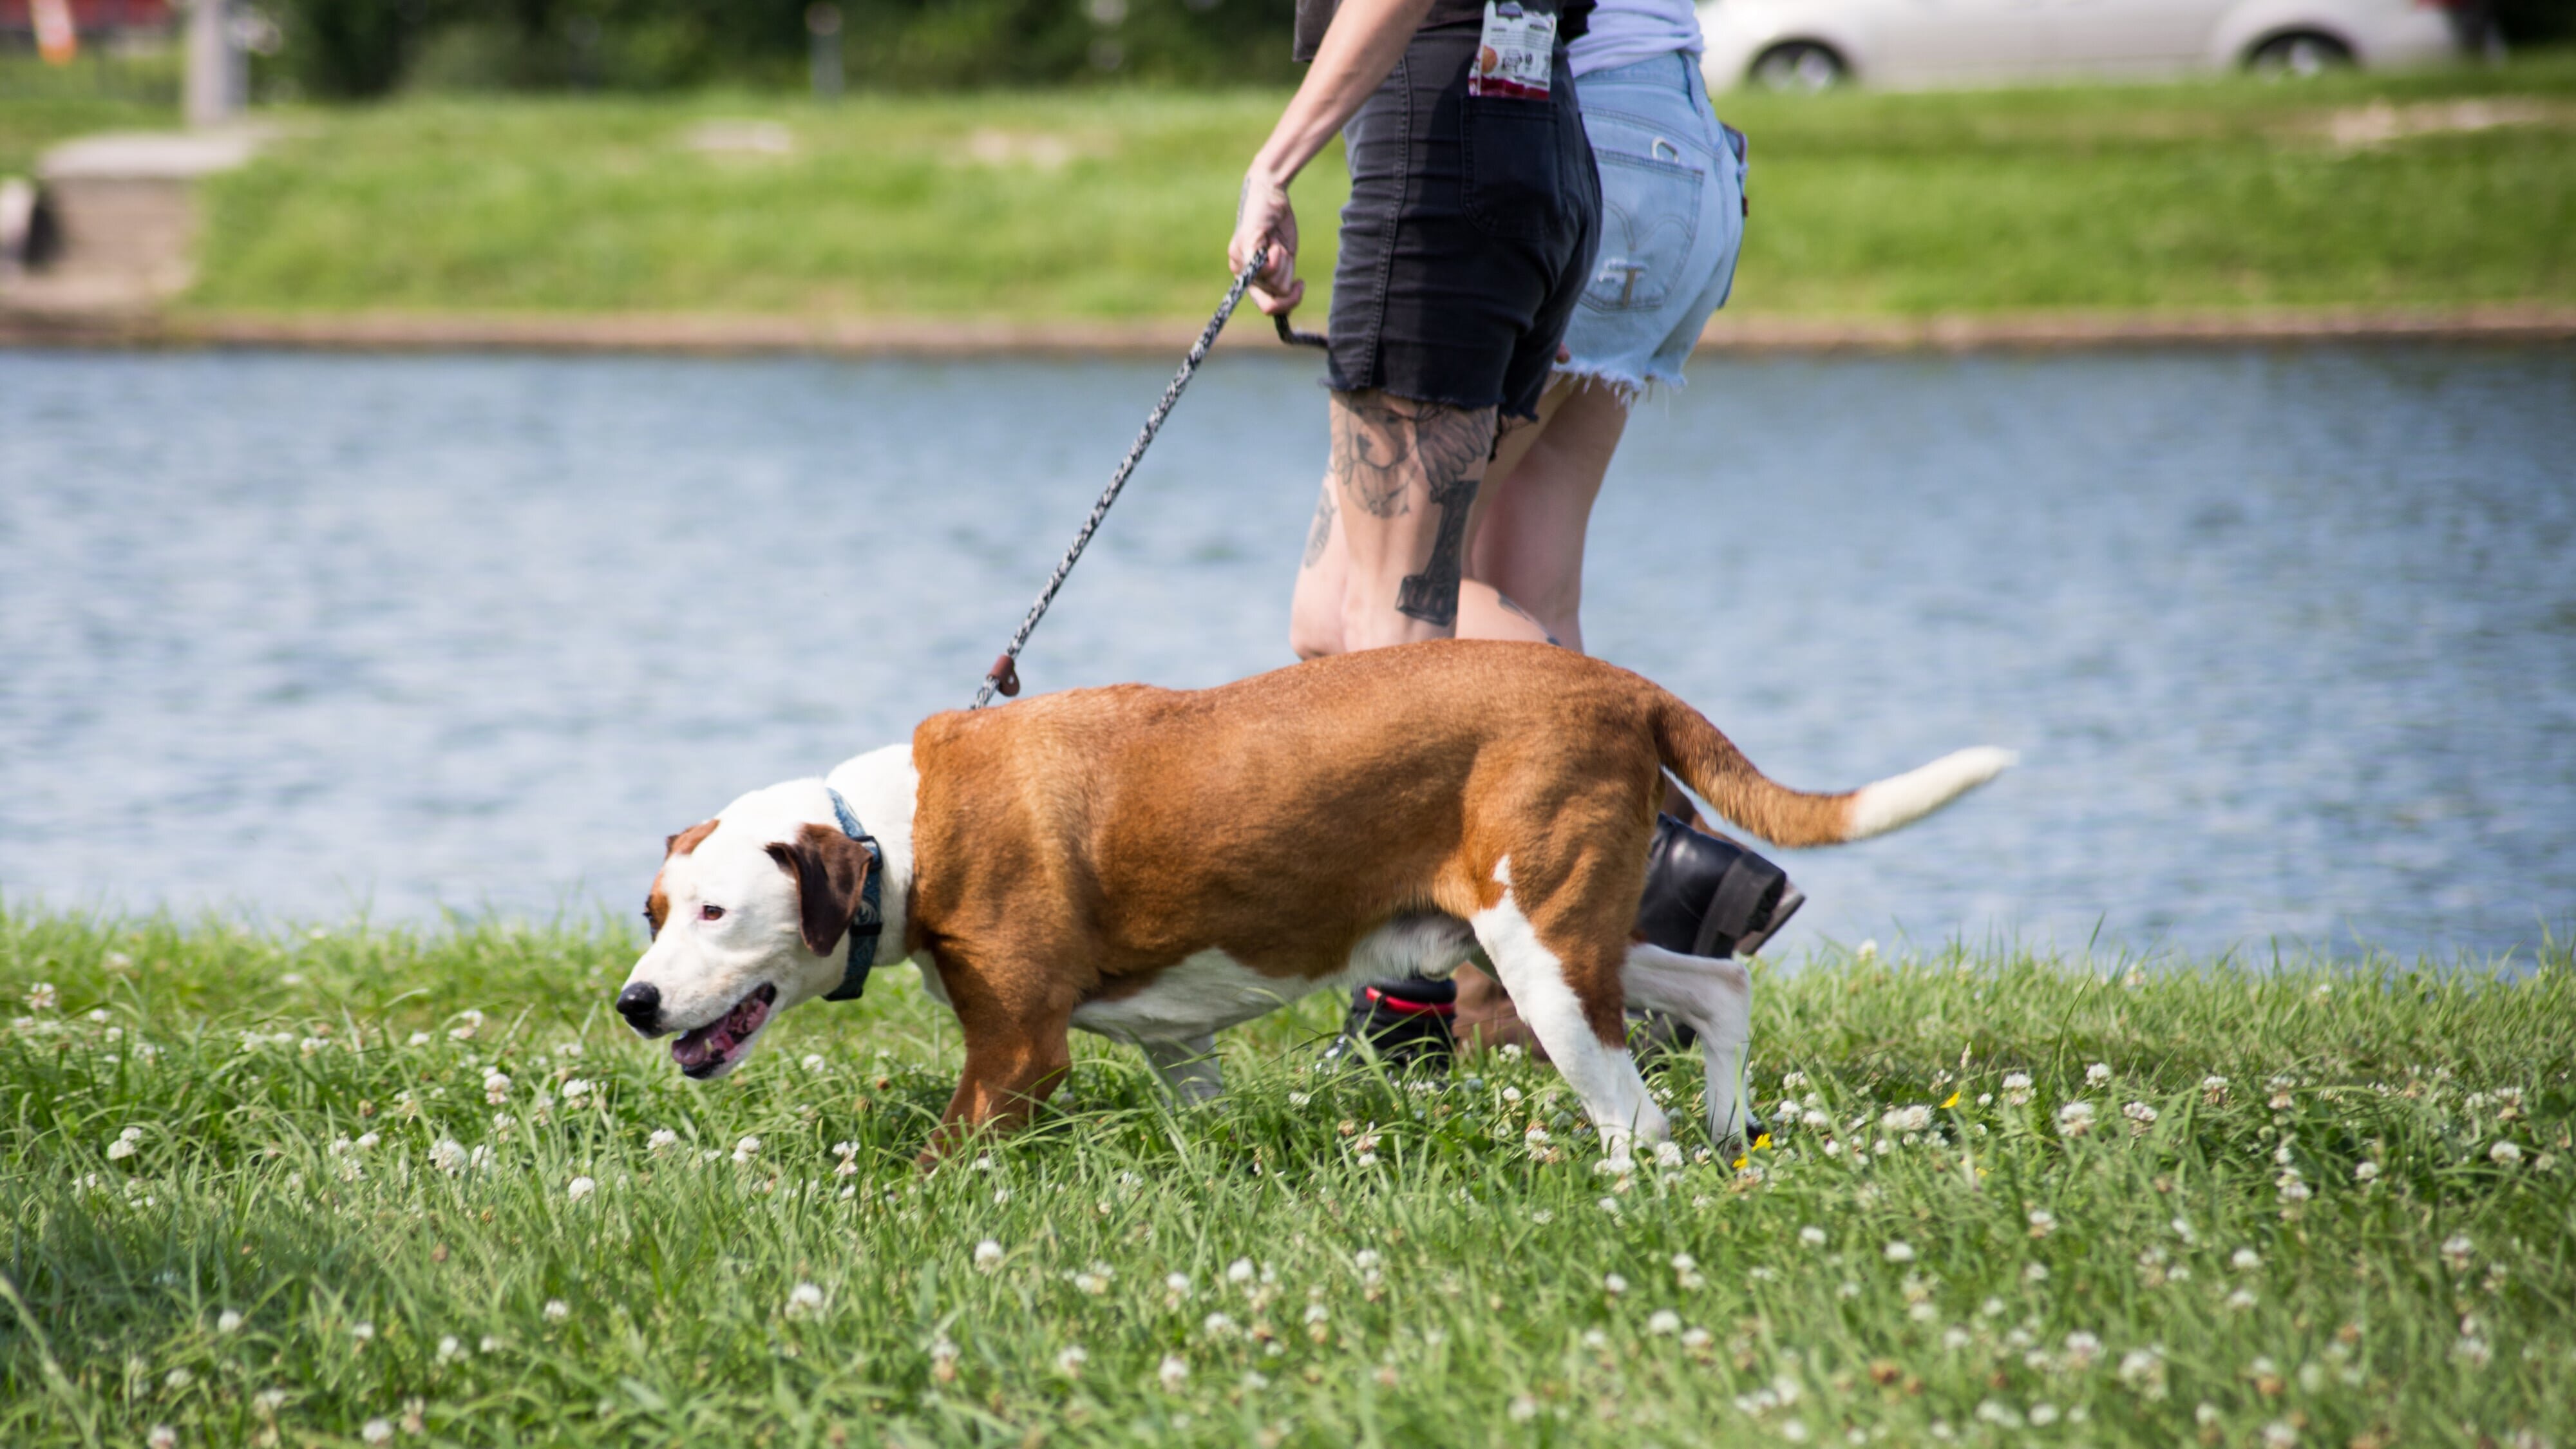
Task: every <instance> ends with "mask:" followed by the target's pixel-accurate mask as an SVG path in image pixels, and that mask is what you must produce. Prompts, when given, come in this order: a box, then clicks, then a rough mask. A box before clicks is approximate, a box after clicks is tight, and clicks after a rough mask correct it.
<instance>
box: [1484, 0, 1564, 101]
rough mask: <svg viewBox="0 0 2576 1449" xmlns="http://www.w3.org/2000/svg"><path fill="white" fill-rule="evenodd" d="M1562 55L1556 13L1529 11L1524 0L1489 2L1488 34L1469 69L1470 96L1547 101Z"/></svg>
mask: <svg viewBox="0 0 2576 1449" xmlns="http://www.w3.org/2000/svg"><path fill="white" fill-rule="evenodd" d="M1555 58H1556V17H1555V16H1554V15H1547V14H1542V13H1540V12H1538V11H1536V10H1531V9H1525V8H1523V6H1522V5H1521V3H1520V0H1485V35H1484V41H1483V43H1482V44H1480V45H1478V46H1477V47H1476V66H1475V69H1473V70H1471V71H1469V72H1467V94H1469V95H1471V96H1511V97H1514V98H1516V99H1519V100H1524V101H1543V100H1546V99H1547V83H1548V75H1549V72H1550V70H1551V69H1552V68H1553V66H1554V63H1555Z"/></svg>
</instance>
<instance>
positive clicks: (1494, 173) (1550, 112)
mask: <svg viewBox="0 0 2576 1449" xmlns="http://www.w3.org/2000/svg"><path fill="white" fill-rule="evenodd" d="M1561 124H1564V120H1563V118H1562V117H1561V116H1560V115H1559V114H1558V110H1557V107H1556V104H1555V102H1554V101H1552V100H1548V101H1527V100H1520V99H1517V98H1514V97H1508V96H1468V97H1466V98H1465V100H1464V103H1463V104H1462V105H1461V107H1460V116H1459V151H1460V153H1461V155H1462V157H1463V159H1464V160H1465V162H1466V167H1465V170H1466V173H1467V175H1466V185H1465V187H1464V188H1463V189H1464V192H1465V195H1466V202H1467V215H1468V217H1469V219H1471V220H1473V221H1474V222H1475V223H1476V226H1477V227H1478V229H1480V230H1482V231H1484V232H1485V233H1486V234H1487V235H1490V236H1498V237H1516V238H1522V239H1543V238H1546V237H1550V236H1553V235H1555V234H1556V232H1557V231H1558V230H1559V229H1560V228H1561V226H1562V225H1563V222H1562V218H1563V216H1564V214H1565V203H1566V198H1565V188H1564V185H1563V177H1562V174H1561V171H1560V162H1559V160H1558V156H1557V150H1558V145H1559V142H1558V139H1557V127H1558V126H1559V125H1561Z"/></svg>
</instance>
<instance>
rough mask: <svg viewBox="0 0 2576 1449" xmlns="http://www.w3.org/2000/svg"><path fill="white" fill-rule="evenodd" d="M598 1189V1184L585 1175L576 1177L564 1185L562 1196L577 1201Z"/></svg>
mask: <svg viewBox="0 0 2576 1449" xmlns="http://www.w3.org/2000/svg"><path fill="white" fill-rule="evenodd" d="M598 1190H599V1184H598V1183H597V1182H595V1181H593V1180H592V1179H590V1178H587V1177H576V1178H574V1179H573V1180H572V1181H571V1182H569V1183H567V1184H565V1185H564V1196H565V1197H566V1198H569V1199H570V1200H572V1201H574V1202H579V1201H581V1200H582V1199H583V1198H586V1197H588V1196H590V1195H591V1194H592V1193H594V1192H596V1191H598Z"/></svg>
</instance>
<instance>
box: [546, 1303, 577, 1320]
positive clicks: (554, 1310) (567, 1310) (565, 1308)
mask: <svg viewBox="0 0 2576 1449" xmlns="http://www.w3.org/2000/svg"><path fill="white" fill-rule="evenodd" d="M544 1312H545V1315H546V1322H548V1323H561V1322H563V1321H564V1320H565V1319H567V1318H570V1317H572V1305H571V1304H569V1303H566V1302H564V1301H563V1300H562V1299H560V1298H549V1299H547V1300H546V1306H545V1309H544Z"/></svg>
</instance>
